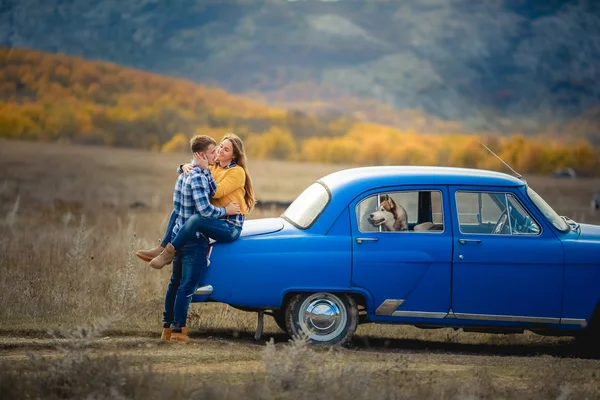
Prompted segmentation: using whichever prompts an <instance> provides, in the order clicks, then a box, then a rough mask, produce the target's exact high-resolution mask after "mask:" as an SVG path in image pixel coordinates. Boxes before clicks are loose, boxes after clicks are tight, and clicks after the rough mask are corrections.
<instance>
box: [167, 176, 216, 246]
mask: <svg viewBox="0 0 600 400" xmlns="http://www.w3.org/2000/svg"><path fill="white" fill-rule="evenodd" d="M210 181H212V185H214V187H215V188H216V185H215V182H214V180H213V179H212V175H211V173H210V170H208V169H204V170H200V169H199V168H194V169H193V170H192V171H191V172H190V173H189V174H188V175H187V176H185V175H184V174H180V175H179V177H178V178H177V182H176V183H175V190H174V192H173V208H174V209H175V211H176V212H177V220H176V221H175V226H174V227H173V235H177V232H179V230H180V229H181V227H182V226H183V224H185V222H186V221H187V220H188V219H189V218H190V217H191V216H192V215H194V214H200V215H202V216H203V217H206V218H221V217H222V216H224V215H225V212H226V211H225V208H224V207H215V206H213V205H212V204H210V197H209V194H210V193H211V187H212V186H211V183H210ZM212 193H213V194H214V189H212Z"/></svg>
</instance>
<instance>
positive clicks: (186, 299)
mask: <svg viewBox="0 0 600 400" xmlns="http://www.w3.org/2000/svg"><path fill="white" fill-rule="evenodd" d="M207 250H208V249H207V242H206V239H205V238H204V237H202V236H201V237H200V238H196V237H193V238H191V239H189V240H188V241H187V242H186V243H185V244H184V245H183V247H182V248H181V249H180V250H179V251H178V252H177V254H176V255H175V257H174V258H173V272H172V273H171V282H170V283H169V287H168V289H167V294H166V296H165V311H164V313H163V327H165V328H168V327H171V328H173V329H174V330H175V331H178V330H179V329H180V328H182V327H184V326H186V321H187V315H188V309H189V307H190V302H191V301H192V296H193V295H194V292H195V291H196V289H197V288H198V285H199V284H200V282H201V281H202V278H203V277H204V273H205V272H206V252H207Z"/></svg>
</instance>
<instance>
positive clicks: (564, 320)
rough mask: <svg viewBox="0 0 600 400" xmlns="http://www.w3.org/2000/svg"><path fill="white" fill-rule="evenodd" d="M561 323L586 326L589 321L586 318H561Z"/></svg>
mask: <svg viewBox="0 0 600 400" xmlns="http://www.w3.org/2000/svg"><path fill="white" fill-rule="evenodd" d="M560 324H561V325H580V326H581V327H582V328H585V327H586V326H587V324H588V322H587V321H586V320H585V319H580V318H561V319H560Z"/></svg>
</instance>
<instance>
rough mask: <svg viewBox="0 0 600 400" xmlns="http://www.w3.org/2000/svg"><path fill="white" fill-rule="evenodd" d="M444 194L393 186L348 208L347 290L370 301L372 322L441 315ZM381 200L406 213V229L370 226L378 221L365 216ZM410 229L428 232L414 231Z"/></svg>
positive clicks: (445, 272) (447, 248) (445, 259)
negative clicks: (349, 287) (356, 291)
mask: <svg viewBox="0 0 600 400" xmlns="http://www.w3.org/2000/svg"><path fill="white" fill-rule="evenodd" d="M447 193H448V191H447V187H435V188H432V187H410V188H407V187H396V188H390V189H388V190H385V191H373V192H370V193H367V194H365V195H363V196H361V197H360V198H358V199H357V200H356V201H355V202H353V203H352V204H351V205H350V209H351V213H352V218H351V219H352V236H353V238H352V239H353V240H352V252H353V254H352V255H353V264H352V285H353V286H354V287H357V288H360V289H361V290H363V291H367V292H369V293H370V295H371V296H372V299H373V303H374V308H375V312H374V314H375V315H371V318H372V319H373V320H391V321H393V320H398V319H399V318H402V317H404V318H416V319H419V320H423V319H438V318H444V317H445V316H446V315H447V313H448V310H449V305H450V276H451V275H450V270H451V263H452V231H451V228H450V225H449V224H447V223H446V221H447V216H446V212H447V210H448V207H449V203H448V195H447ZM386 196H389V197H390V198H391V199H392V200H394V203H395V204H397V205H399V206H402V207H403V208H404V209H406V211H407V222H408V224H409V230H407V231H393V230H392V231H386V230H384V228H383V227H382V226H375V225H374V224H375V223H376V222H378V221H375V220H374V219H372V218H371V216H372V215H371V214H373V213H374V212H375V211H377V210H378V209H380V208H381V207H382V206H381V204H382V199H385V198H386ZM419 224H420V225H419ZM415 226H417V229H419V227H421V228H422V227H427V228H429V230H422V231H415Z"/></svg>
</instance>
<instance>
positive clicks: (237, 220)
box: [173, 159, 245, 235]
mask: <svg viewBox="0 0 600 400" xmlns="http://www.w3.org/2000/svg"><path fill="white" fill-rule="evenodd" d="M191 163H192V165H194V166H195V167H196V168H195V169H194V171H196V170H199V169H198V165H197V164H196V160H194V159H192V161H191ZM236 165H237V163H236V162H235V161H232V162H231V163H230V164H229V165H228V166H226V167H223V168H233V167H235V166H236ZM208 171H209V173H208V174H207V178H208V184H209V188H210V193H209V197H213V196H214V194H215V191H216V190H217V184H216V182H215V180H214V179H213V176H212V174H211V173H210V170H208ZM177 173H178V174H179V177H180V178H181V177H182V176H183V164H180V165H179V166H178V167H177ZM177 182H179V180H178V181H177ZM175 193H177V184H176V185H175ZM173 196H174V197H175V195H173ZM173 202H174V203H175V209H176V210H177V203H176V201H175V198H173ZM178 214H179V215H181V214H180V213H178ZM190 217H191V215H190ZM187 218H189V217H187ZM221 218H223V219H224V220H226V221H227V222H230V223H232V224H234V225H237V226H239V227H240V228H242V227H243V226H244V220H245V218H244V216H243V215H242V214H237V215H223V217H221ZM185 221H187V219H186V220H185ZM185 221H184V223H185ZM181 225H183V223H182V224H181ZM179 229H181V226H180V227H179V228H177V231H175V229H173V233H174V234H175V235H176V234H177V232H178V231H179Z"/></svg>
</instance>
